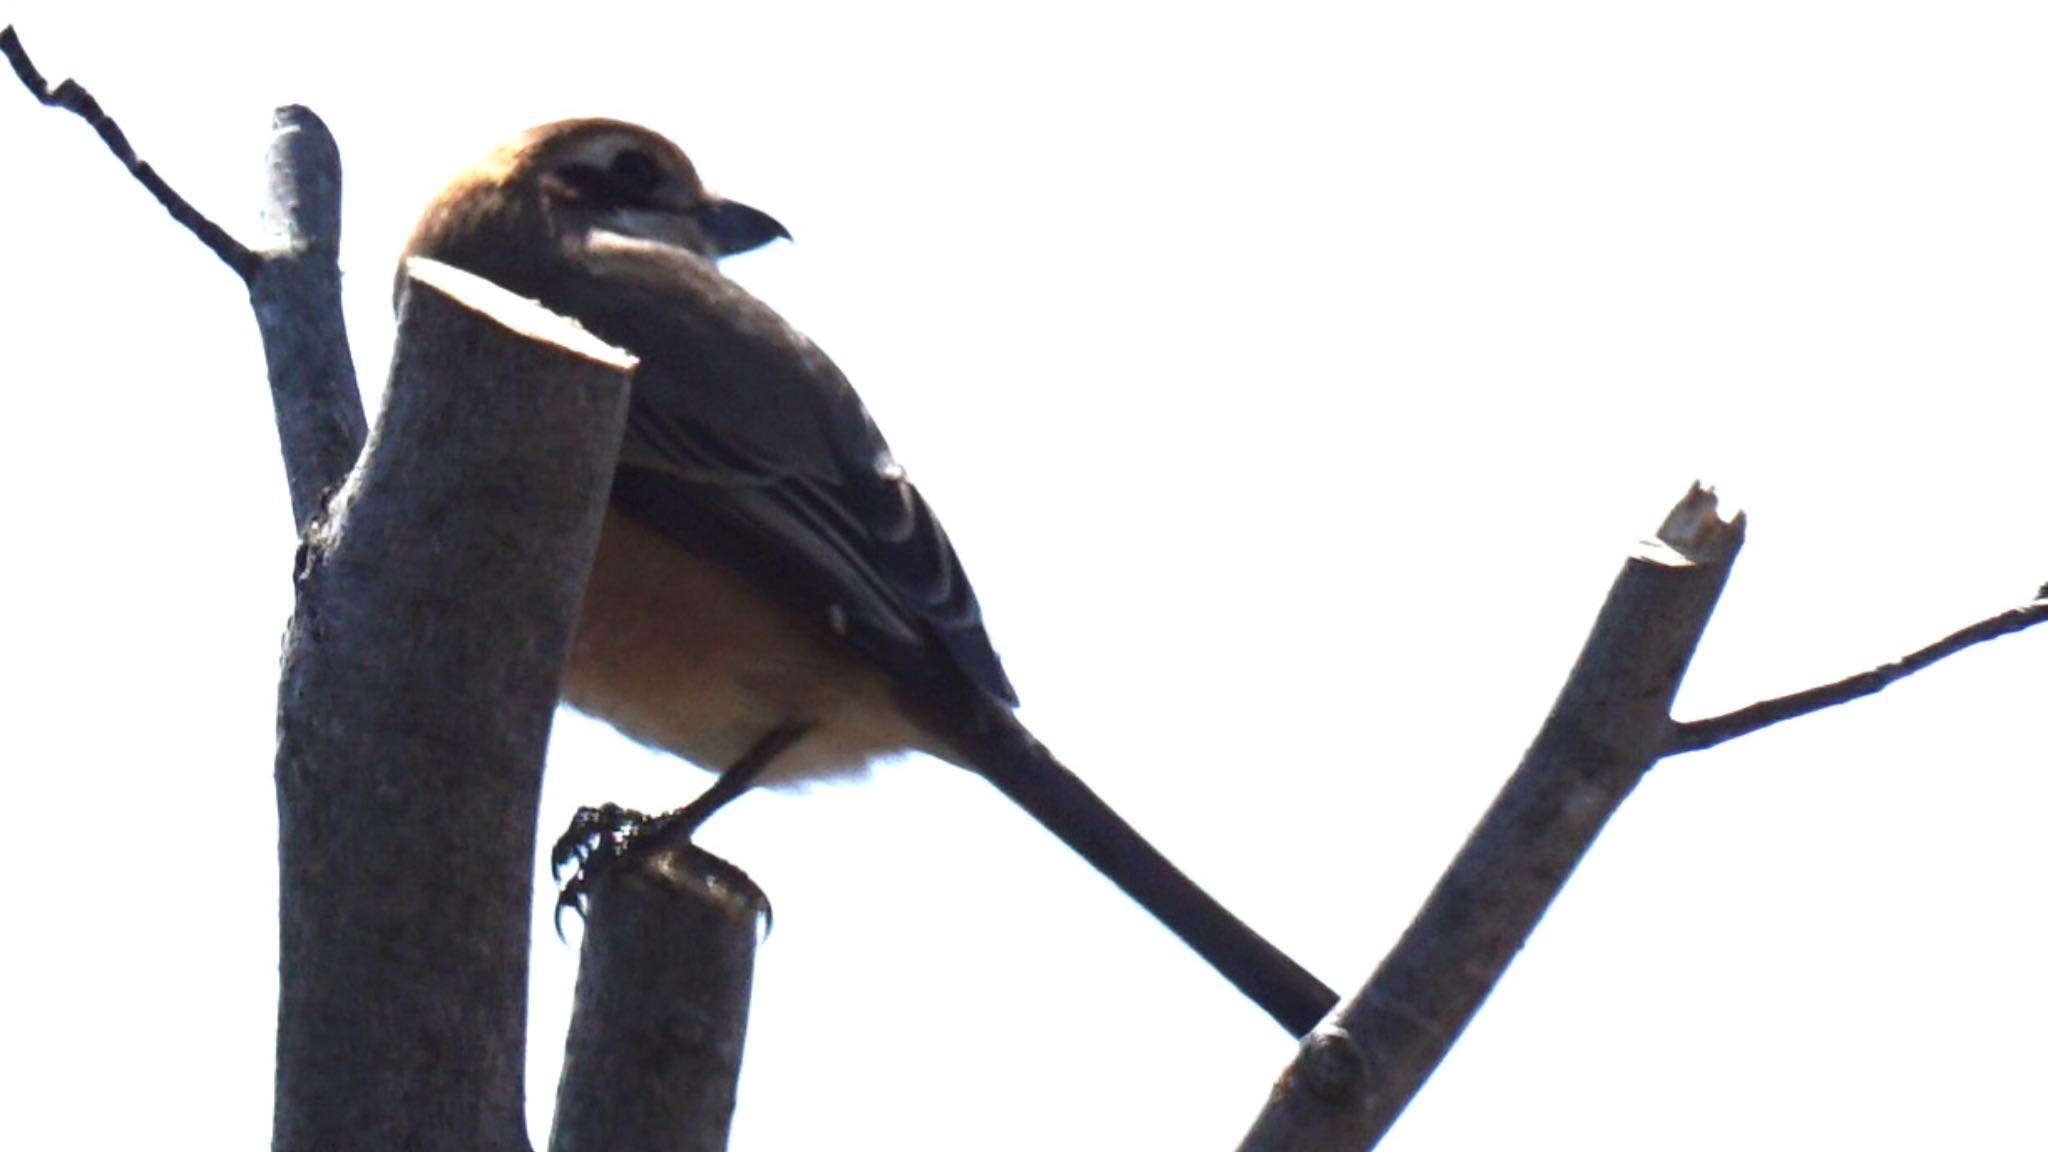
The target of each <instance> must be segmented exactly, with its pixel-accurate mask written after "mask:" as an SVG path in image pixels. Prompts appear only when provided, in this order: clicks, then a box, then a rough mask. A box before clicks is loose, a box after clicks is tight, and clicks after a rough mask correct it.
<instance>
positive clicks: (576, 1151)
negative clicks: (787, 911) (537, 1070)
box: [548, 845, 767, 1152]
mask: <svg viewBox="0 0 2048 1152" xmlns="http://www.w3.org/2000/svg"><path fill="white" fill-rule="evenodd" d="M766 908H767V898H766V897H764V896H762V895H761V892H760V890H759V889H758V888H756V887H755V886H754V883H753V881H752V880H750V879H748V878H747V876H746V874H745V873H743V872H741V871H739V870H738V869H737V868H734V867H733V866H732V865H730V864H727V863H725V862H723V861H721V860H719V859H717V858H716V857H714V856H711V855H709V854H708V853H705V852H703V851H702V850H701V849H698V848H696V847H694V846H689V845H685V850H684V851H682V852H675V853H670V852H663V853H657V854H654V855H651V856H642V855H638V854H628V855H627V856H626V857H624V858H623V859H622V860H621V861H620V862H619V864H618V865H617V866H614V867H611V868H607V869H604V870H603V871H601V872H600V873H599V874H598V877H597V879H596V881H595V883H594V884H593V886H592V888H591V891H590V893H589V915H588V917H587V919H586V928H585V930H584V936H583V956H582V962H581V966H580V968H579V971H578V973H577V977H576V1012H575V1016H574V1017H573V1019H572V1020H571V1021H570V1024H569V1042H568V1049H567V1055H566V1057H565V1059H564V1060H563V1063H562V1080H561V1085H560V1088H559V1090H558V1091H557V1093H556V1098H555V1129H554V1133H553V1134H552V1136H551V1137H550V1139H549V1141H548V1146H549V1148H550V1150H551V1152H592V1150H595V1149H603V1150H605V1152H718V1150H719V1149H723V1148H724V1147H725V1145H726V1137H727V1135H728V1133H729V1132H730V1130H731V1127H732V1112H733V1100H734V1097H735V1092H736V1089H737V1087H738V1083H739V1071H740V1053H741V1049H742V1047H743V1046H744V1043H745V1040H746V1030H747V1006H748V1000H749V997H750V996H751V994H752V989H753V974H754V949H755V945H756V943H757V942H758V939H759V935H758V932H759V927H760V925H761V923H762V919H763V915H764V913H765V910H766Z"/></svg>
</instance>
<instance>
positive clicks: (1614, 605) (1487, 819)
mask: <svg viewBox="0 0 2048 1152" xmlns="http://www.w3.org/2000/svg"><path fill="white" fill-rule="evenodd" d="M1657 536H1658V539H1657V540H1656V541H1652V542H1650V543H1649V544H1647V545H1646V546H1645V547H1644V548H1643V549H1641V550H1640V551H1638V552H1637V553H1636V554H1635V555H1634V556H1632V557H1630V558H1629V560H1628V561H1627V563H1626V564H1624V565H1623V567H1622V571H1621V574H1620V576H1619V577H1617V578H1616V579H1615V582H1614V587H1613V589H1612V590H1611V591H1609V593H1608V596H1607V603H1606V604H1605V605H1603V606H1602V607H1601V609H1600V615H1599V617H1598V618H1597V619H1596V620H1595V621H1594V624H1593V630H1592V633H1591V634H1590V635H1589V636H1588V637H1587V638H1586V646H1585V648H1584V650H1583V651H1581V652H1580V654H1579V660H1578V663H1577V665H1576V666H1574V667H1573V669H1572V671H1571V675H1570V677H1569V678H1568V679H1567V680H1566V682H1565V685H1564V688H1563V690H1562V691H1561V692H1560V693H1559V695H1558V699H1557V703H1556V705H1555V706H1554V707H1553V708H1552V709H1551V713H1550V716H1549V718H1548V719H1547V720H1545V721H1544V723H1543V728H1542V730H1541V731H1539V732H1538V733H1537V736H1536V741H1535V743H1534V744H1532V745H1531V746H1530V748H1529V751H1528V753H1527V754H1526V755H1525V756H1524V757H1523V760H1522V764H1521V766H1520V767H1519V768H1517V769H1516V770H1515V773H1514V775H1513V776H1512V777H1510V778H1509V780H1508V782H1507V784H1506V785H1505V786H1504V787H1503V788H1502V789H1501V791H1500V795H1499V796H1498V797H1496V798H1495V799H1494V802H1493V805H1492V807H1490V808H1489V809H1488V810H1487V812H1486V814H1485V815H1484V816H1482V817H1481V818H1480V821H1479V826H1478V827H1476V828H1474V829H1473V830H1472V834H1471V836H1470V837H1469V838H1467V840H1466V841H1465V845H1464V847H1463V848H1461V849H1460V850H1459V852H1458V855H1457V858H1456V859H1455V860H1453V861H1452V862H1451V866H1450V867H1449V868H1448V869H1446V870H1445V872H1444V875H1443V878H1442V879H1441V880H1439V881H1438V882H1437V887H1436V890H1435V891H1433V892H1431V893H1430V895H1429V899H1428V900H1427V901H1426V902H1425V903H1424V904H1423V906H1422V908H1421V910H1420V911H1418V912H1417V913H1416V914H1415V919H1414V920H1413V921H1412V922H1411V923H1410V924H1409V926H1408V930H1407V931H1406V932H1405V933H1403V934H1402V936H1401V939H1400V942H1399V943H1397V944H1395V945H1394V949H1393V951H1391V952H1389V953H1388V954H1387V956H1386V958H1385V959H1384V960H1382V961H1381V962H1380V966H1379V969H1378V970H1377V971H1376V972H1374V973H1373V976H1372V979H1371V981H1370V982H1368V983H1367V984H1366V986H1365V987H1364V989H1362V990H1361V991H1360V992H1359V993H1358V994H1357V995H1356V996H1354V997H1352V998H1351V999H1350V1000H1348V1001H1346V1002H1345V1003H1344V1004H1342V1005H1340V1006H1339V1007H1338V1008H1337V1010H1336V1012H1334V1013H1332V1014H1331V1015H1330V1017H1329V1018H1328V1019H1325V1020H1324V1021H1323V1022H1322V1023H1321V1024H1320V1025H1318V1026H1317V1027H1316V1030H1315V1031H1314V1032H1313V1033H1311V1034H1310V1035H1309V1037H1308V1038H1307V1039H1306V1040H1305V1041H1303V1043H1302V1047H1301V1052H1300V1054H1299V1055H1298V1056H1297V1057H1296V1059H1295V1061H1294V1063H1293V1065H1292V1066H1291V1067H1289V1068H1288V1069H1287V1071H1286V1073H1285V1074H1284V1075H1283V1076H1282V1077H1281V1079H1280V1082H1279V1084H1277V1085H1276V1086H1275V1087H1274V1089H1273V1094H1272V1096H1271V1097H1270V1098H1269V1099H1268V1101H1267V1104H1266V1108H1265V1110H1264V1111H1263V1112H1262V1113H1261V1114H1260V1116H1259V1118H1258V1120H1257V1121H1256V1122H1255V1123H1254V1125H1253V1127H1252V1130H1251V1132H1250V1133H1248V1134H1247V1135H1246V1137H1245V1140H1244V1143H1243V1144H1241V1145H1240V1146H1239V1152H1283V1150H1284V1152H1310V1150H1315V1152H1322V1150H1324V1149H1329V1150H1332V1152H1334V1150H1336V1149H1361V1148H1370V1147H1372V1146H1373V1145H1374V1144H1376V1143H1378V1141H1379V1139H1380V1137H1382V1136H1383V1135H1385V1134H1386V1131H1387V1129H1388V1128H1389V1127H1390V1126H1391V1125H1392V1124H1393V1123H1394V1120H1395V1119H1396V1118H1397V1117H1398V1116H1399V1115H1400V1114H1401V1110H1402V1109H1403V1108H1405V1107H1407V1105H1408V1102H1409V1100H1411V1099H1413V1098H1414V1096H1415V1093H1416V1092H1418V1091H1420V1090H1421V1088H1422V1084H1423V1082H1424V1081H1425V1080H1426V1079H1428V1077H1429V1075H1430V1073H1431V1071H1433V1070H1434V1069H1435V1068H1436V1066H1437V1064H1438V1063H1439V1062H1441V1061H1442V1060H1443V1058H1444V1056H1445V1054H1446V1053H1448V1052H1449V1051H1450V1048H1451V1045H1452V1044H1453V1043H1455V1042H1456V1041H1457V1039H1458V1036H1459V1034H1460V1033H1461V1032H1463V1031H1464V1029H1465V1026H1466V1024H1468V1023H1470V1022H1471V1020H1472V1017H1473V1015H1474V1014H1475V1013H1476V1012H1478V1011H1479V1006H1480V1004H1482V1003H1483V1002H1484V1001H1485V1000H1486V997H1487V995H1488V994H1489V993H1491V992H1492V990H1493V987H1494V985H1495V983H1497V982H1498V981H1499V980H1500V978H1501V976H1502V975H1503V974H1504V973H1505V972H1506V971H1507V967H1508V964H1509V962H1511V961H1512V960H1513V959H1514V957H1515V953H1516V952H1517V951H1519V950H1520V949H1521V947H1522V944H1523V942H1525V941H1526V940H1528V938H1529V934H1530V933H1531V932H1532V931H1534V930H1535V927H1536V923H1537V921H1538V920H1540V919H1542V917H1543V913H1544V911H1545V910H1546V909H1548V908H1549V907H1550V903H1551V901H1552V900H1553V899H1555V898H1556V896H1557V894H1558V892H1559V891H1560V890H1561V889H1562V888H1563V887H1564V884H1565V881H1566V880H1568V879H1570V878H1571V874H1572V869H1573V868H1575V867H1577V866H1578V863H1579V861H1580V860H1581V859H1583V858H1584V856H1585V854H1586V852H1587V851H1588V850H1589V849H1590V848H1591V847H1592V845H1593V841H1594V838H1595V837H1597V836H1598V835H1599V834H1600V830H1601V828H1603V827H1604V826H1605V825H1606V823H1607V820H1608V818H1609V817H1611V816H1612V815H1613V814H1614V812H1615V811H1616V810H1617V809H1618V808H1620V806H1621V803H1622V801H1623V800H1625V799H1627V797H1628V795H1629V792H1630V791H1631V790H1632V789H1633V788H1634V787H1635V785H1636V782H1637V781H1639V780H1641V779H1642V777H1643V774H1644V773H1645V772H1646V771H1648V770H1649V767H1650V765H1652V764H1653V763H1655V762H1656V759H1657V757H1658V755H1659V754H1660V749H1661V748H1662V745H1663V740H1664V735H1665V733H1666V732H1667V731H1668V730H1669V727H1670V724H1671V700H1672V697H1673V696H1675V695H1676V694H1677V692H1678V684H1679V681H1680V679H1681V678H1682V677H1683V676H1684V675H1685V668H1686V665H1687V663H1688V662H1689V661H1690V660H1691V658H1692V653H1693V649H1694V648H1695V647H1696V646H1697V644H1698V643H1699V638H1700V634H1701V633H1702V632H1703V631H1704V630H1705V628H1706V625H1707V617H1708V616H1709V615H1710V614H1711V613H1712V612H1713V610H1714V603H1715V601H1716V600H1717V599H1718V598H1719V597H1720V594H1721V588H1722V586H1723V585H1724V584H1725V583H1726V582H1727V579H1728V573H1729V570H1730V568H1731V566H1732V565H1733V564H1734V562H1735V557H1736V554H1737V553H1738V552H1739V551H1740V549H1741V547H1742V536H1743V518H1742V517H1741V516H1740V515H1739V514H1738V515H1736V516H1734V517H1732V518H1728V519H1723V518H1722V517H1721V516H1720V514H1719V511H1718V510H1717V508H1716V506H1715V500H1714V495H1713V493H1712V492H1711V491H1709V490H1707V489H1704V488H1701V487H1699V486H1698V485H1695V486H1694V487H1693V489H1692V490H1691V491H1690V492H1688V493H1687V494H1686V495H1685V497H1684V498H1683V499H1681V500H1680V501H1679V503H1678V505H1677V507H1675V508H1674V509H1672V512H1671V515H1670V516H1669V517H1667V518H1666V520H1665V522H1664V526H1663V527H1662V528H1661V529H1660V530H1659V531H1658V533H1657Z"/></svg>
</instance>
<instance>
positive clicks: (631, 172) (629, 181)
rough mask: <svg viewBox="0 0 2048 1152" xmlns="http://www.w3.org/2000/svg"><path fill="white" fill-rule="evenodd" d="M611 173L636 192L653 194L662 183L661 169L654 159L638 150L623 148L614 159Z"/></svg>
mask: <svg viewBox="0 0 2048 1152" xmlns="http://www.w3.org/2000/svg"><path fill="white" fill-rule="evenodd" d="M611 172H612V175H613V176H615V177H617V178H618V180H619V182H620V183H622V184H624V185H625V186H626V187H628V188H631V189H633V190H634V191H636V192H652V191H654V186H655V185H656V184H659V183H661V169H659V168H657V167H655V164H654V158H653V157H651V156H649V155H648V154H647V153H645V152H642V151H640V150H639V149H637V148H621V149H620V150H619V151H618V153H617V154H616V155H614V156H613V157H612V162H611Z"/></svg>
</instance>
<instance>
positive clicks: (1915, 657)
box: [1664, 588, 2048, 756]
mask: <svg viewBox="0 0 2048 1152" xmlns="http://www.w3.org/2000/svg"><path fill="white" fill-rule="evenodd" d="M2042 592H2043V593H2044V594H2043V595H2042V597H2041V598H2040V599H2037V600H2035V601H2034V602H2033V603H2031V604H2022V605H2020V606H2019V607H2017V608H2012V609H2008V610H2007V611H2004V612H2000V613H1999V614H1998V615H1996V616H1992V617H1990V618H1988V619H1985V620H1979V621H1977V622H1976V623H1975V624H1972V625H1970V626H1969V627H1967V628H1962V629H1959V630H1957V631H1955V632H1951V633H1949V634H1948V635H1947V636H1944V637H1942V638H1941V639H1939V640H1936V641H1935V642H1934V643H1932V644H1929V645H1928V646H1927V647H1925V648H1922V649H1920V650H1918V651H1916V652H1911V653H1908V654H1907V655H1905V656H1901V657H1900V658H1898V659H1897V660H1894V661H1892V662H1891V663H1889V664H1882V665H1879V666H1878V667H1876V668H1872V669H1870V670H1868V671H1865V672H1858V673H1856V674H1855V675H1854V676H1848V677H1844V678H1843V679H1840V680H1837V681H1835V682H1834V683H1832V684H1822V685H1820V686H1819V687H1815V688H1808V689H1806V690H1805V691H1803V692H1794V693H1792V694H1790V695H1787V696H1779V697H1777V698H1775V699H1772V700H1759V701H1758V702H1756V703H1755V704H1751V705H1749V706H1748V707H1746V708H1738V709H1736V710H1735V711H1733V712H1729V713H1725V714H1723V715H1720V716H1713V717H1709V718H1707V719H1705V720H1688V721H1686V722H1685V723H1683V724H1674V725H1672V727H1671V733H1670V735H1669V736H1668V737H1667V738H1666V740H1665V744H1664V754H1665V755H1667V756H1675V755H1677V754H1678V753H1680V752H1697V751H1699V750H1700V749H1702V748H1712V747H1713V746H1714V745H1716V744H1720V743H1723V742H1725V741H1729V740H1733V739H1735V738H1736V737H1737V736H1747V735H1748V734H1750V733H1751V732H1754V731H1756V730H1757V729H1759V728H1767V727H1769V726H1771V725H1772V724H1776V723H1778V722H1779V721H1780V720H1790V719H1792V718H1793V717H1795V716H1804V715H1806V714H1807V713H1809V712H1818V711H1820V710H1821V709H1823V708H1832V707H1834V706H1835V705H1837V704H1846V703H1848V702H1849V701H1851V700H1855V699H1858V698H1859V697H1863V696H1869V695H1872V694H1874V693H1876V692H1879V691H1882V690H1883V689H1884V688H1885V687H1887V686H1888V685H1890V684H1892V683H1894V682H1895V681H1899V680H1903V679H1905V678H1906V677H1908V676H1911V675H1912V674H1913V673H1915V672H1918V671H1920V670H1921V669H1922V668H1926V667H1928V666H1929V665H1931V664H1933V663H1935V662H1936V661H1939V660H1945V659H1947V658H1948V657H1950V656H1953V655H1955V654H1956V653H1958V652H1961V651H1962V650H1963V649H1965V648H1970V647H1974V646H1975V645H1978V644H1982V643H1983V642H1985V641H1986V640H1995V639H1997V638H1998V637H2000V636H2007V635H2010V634H2012V633H2014V632H2022V631H2025V630H2026V629H2028V628H2032V627H2033V626H2034V625H2036V624H2039V623H2041V622H2042V621H2044V620H2048V588H2043V589H2042Z"/></svg>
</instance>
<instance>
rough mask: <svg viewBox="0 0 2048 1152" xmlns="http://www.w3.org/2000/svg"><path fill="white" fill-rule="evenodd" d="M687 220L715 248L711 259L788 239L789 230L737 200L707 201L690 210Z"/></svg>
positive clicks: (763, 213)
mask: <svg viewBox="0 0 2048 1152" xmlns="http://www.w3.org/2000/svg"><path fill="white" fill-rule="evenodd" d="M690 217H691V219H693V220H695V221H696V222H697V226H698V227H699V228H702V229H703V230H704V235H705V237H706V238H707V239H709V240H710V241H711V243H713V244H714V245H716V246H717V247H718V251H717V252H715V253H713V256H714V257H719V256H732V255H736V254H738V253H741V252H752V251H753V250H754V249H756V248H759V247H761V246H762V245H763V244H767V243H769V242H770V241H774V240H787V239H789V238H790V235H789V229H787V228H784V227H783V226H782V224H781V222H780V221H778V220H776V219H775V217H773V216H770V215H769V214H767V213H766V212H763V211H761V210H760V209H759V208H750V207H748V206H747V205H745V204H742V203H740V202H739V201H737V200H709V201H706V202H705V203H704V205H703V206H702V207H699V208H696V209H694V210H692V211H691V213H690Z"/></svg>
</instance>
